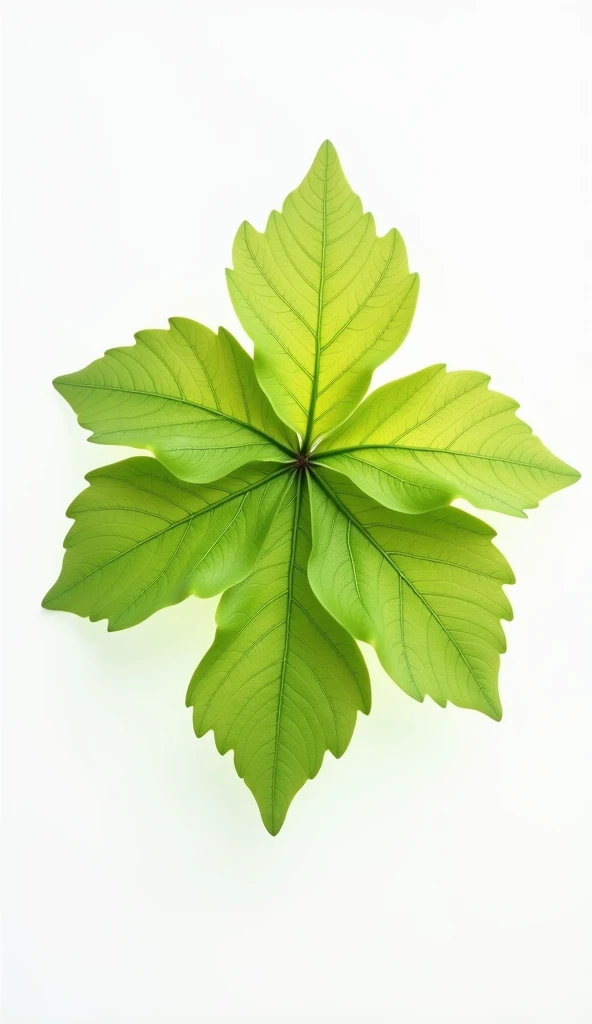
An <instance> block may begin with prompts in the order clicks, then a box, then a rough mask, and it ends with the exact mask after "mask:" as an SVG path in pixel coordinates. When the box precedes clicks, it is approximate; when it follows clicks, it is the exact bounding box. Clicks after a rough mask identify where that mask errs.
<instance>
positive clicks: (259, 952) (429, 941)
mask: <svg viewBox="0 0 592 1024" xmlns="http://www.w3.org/2000/svg"><path fill="white" fill-rule="evenodd" d="M590 11H591V7H590V4H589V3H586V0H582V2H581V3H577V2H572V3H569V2H566V3H560V2H555V3H551V4H549V3H545V2H542V0H532V2H530V3H529V2H513V3H511V4H508V5H507V6H506V5H504V4H503V3H501V4H500V2H499V0H498V2H491V3H489V2H484V3H479V2H474V3H469V2H466V3H463V2H460V0H457V2H455V0H448V2H445V0H442V2H437V0H433V2H431V3H430V2H427V0H414V2H411V0H407V2H406V3H399V2H391V3H387V2H385V3H384V4H373V3H372V2H364V3H349V4H348V3H347V2H343V3H341V2H340V3H335V5H331V4H328V3H322V2H319V3H314V4H313V3H310V4H307V3H300V4H294V5H292V4H290V3H286V4H283V3H281V2H279V0H278V2H276V3H274V4H269V6H267V7H266V5H264V4H263V5H262V4H259V5H258V4H255V5H253V4H252V3H250V2H247V0H245V2H242V3H239V2H236V3H228V4H225V3H219V4H216V3H214V2H211V3H200V2H199V0H197V2H196V0H193V2H189V0H188V2H187V3H183V2H175V0H168V2H164V0H158V2H154V0H153V2H150V0H135V2H133V0H117V2H116V0H102V2H98V0H97V2H78V3H76V2H72V3H67V2H64V0H37V2H32V0H12V2H11V3H9V4H8V15H7V38H6V49H7V53H6V62H7V72H8V83H7V101H8V112H7V117H6V165H7V170H6V200H7V213H6V235H7V243H8V244H7V253H6V257H7V258H6V264H7V265H6V279H7V289H6V291H7V297H6V330H5V352H6V354H5V403H4V409H5V414H6V424H5V449H6V451H5V463H6V488H5V503H6V516H5V522H6V527H5V531H6V545H5V546H6V554H5V577H6V598H5V600H6V615H5V617H6V628H5V641H4V655H5V659H6V667H5V684H4V714H5V737H4V752H5V803H4V829H5V983H4V1016H3V1018H2V1020H3V1022H4V1024H140V1022H141V1024H187V1022H204V1024H209V1022H232V1024H235V1022H236V1024H242V1022H243V1021H244V1022H247V1021H249V1022H250V1021H253V1022H257V1024H267V1022H269V1024H271V1022H273V1024H296V1022H298V1024H303V1022H311V1024H312V1022H314V1024H316V1022H323V1024H325V1022H329V1024H332V1022H339V1024H341V1022H356V1024H358V1022H359V1024H383V1022H385V1024H386V1022H388V1024H391V1022H393V1024H547V1022H549V1024H555V1022H557V1021H561V1024H585V1022H587V1021H589V1020H590V1019H592V992H591V988H590V971H589V965H590V913H591V909H592V908H591V905H590V858H591V853H592V851H591V849H590V845H591V844H590V782H591V775H590V769H591V755H590V751H591V746H592V744H591V742H590V734H591V730H592V672H591V670H590V654H589V651H590V645H589V630H590V625H589V615H590V600H589V594H590V579H591V575H590V574H591V572H592V565H591V562H590V550H591V542H590V529H589V523H590V508H591V507H592V494H591V489H590V480H591V479H592V464H591V463H592V459H591V457H590V456H591V453H590V442H589V438H590V417H591V403H590V389H591V380H592V378H591V374H590V370H591V369H592V367H591V366H590V347H591V335H590V327H591V316H590V285H589V281H590V276H591V271H592V266H591V256H590V253H591V244H590V242H591V236H590V193H589V188H590V173H591V162H590V151H589V141H590V94H589V86H590V80H589V78H588V79H587V78H586V72H585V60H586V58H587V57H589V55H590V52H591V47H592V38H591V35H592V33H591V19H590V16H589V15H590ZM326 136H328V137H329V138H331V140H332V141H333V142H334V143H335V145H336V146H337V149H338V151H339V153H340V156H341V158H342V162H343V165H344V168H345V171H346V173H347V175H348V177H349V179H350V181H351V183H352V185H353V186H354V187H355V188H356V190H357V191H359V192H360V194H361V195H362V198H363V201H364V203H365V206H366V207H367V208H370V209H372V210H373V212H374V213H375V215H376V219H377V222H378V226H379V229H380V230H381V231H385V230H387V229H388V228H389V227H390V226H392V225H393V224H396V226H397V227H398V228H399V229H400V230H401V232H402V234H403V237H404V238H405V240H406V242H407V246H408V250H409V256H410V264H411V267H412V269H414V270H418V271H419V272H420V275H421V279H422V287H421V293H420V300H419V306H418V311H417V315H416V319H415V323H414V326H413V328H412V331H411V335H410V337H409V339H408V340H407V342H406V343H405V345H404V346H403V349H402V350H401V351H400V352H399V353H398V354H397V355H396V356H395V357H394V359H393V360H391V361H390V363H389V364H387V365H386V366H385V367H384V368H382V369H381V371H380V373H379V374H378V375H377V376H378V378H379V382H383V381H384V380H386V379H389V378H391V377H393V376H400V375H403V374H406V373H409V372H411V371H413V370H415V369H419V368H421V367H423V366H426V365H428V364H430V363H432V362H437V361H440V360H447V362H448V365H449V367H450V368H452V369H469V368H472V369H480V370H486V371H488V372H489V373H491V374H492V377H493V385H494V386H495V387H496V388H498V389H499V390H502V391H505V392H506V393H509V394H511V395H512V396H515V397H517V398H519V399H520V401H521V402H522V415H523V416H524V418H525V419H526V420H527V421H528V422H529V423H531V424H532V425H533V426H534V427H535V430H536V431H537V432H539V433H540V434H541V435H542V436H543V438H544V440H545V441H546V443H547V444H548V445H549V446H550V447H551V448H552V449H553V450H554V451H555V452H556V453H557V454H559V455H560V456H562V457H563V458H565V459H566V460H567V461H568V462H570V463H572V464H573V465H575V466H577V467H578V468H579V469H580V470H581V471H582V472H584V474H585V475H584V478H583V480H582V481H581V482H580V483H579V484H578V485H577V486H576V487H574V488H570V489H569V490H566V491H564V492H562V493H560V494H558V495H555V496H553V497H551V498H549V499H548V500H547V501H546V502H545V503H544V504H543V506H542V507H541V508H540V509H537V510H534V511H533V512H532V513H531V514H530V516H529V520H528V521H522V520H516V519H504V518H503V517H501V516H494V515H489V516H487V515H486V516H485V518H488V519H489V521H490V522H492V523H493V524H494V525H495V526H496V528H497V529H498V530H499V538H498V539H499V544H500V546H501V547H502V549H503V550H504V552H505V553H506V554H507V555H508V557H509V558H510V561H511V562H512V564H513V566H514V568H515V571H516V575H517V578H518V583H517V585H516V586H515V587H513V588H512V590H511V598H512V601H513V605H514V609H515V620H514V622H513V623H511V624H509V625H508V628H507V634H508V641H509V650H508V653H507V655H505V657H504V658H503V660H502V671H501V692H502V699H503V702H504V708H505V716H504V719H503V721H502V723H501V724H499V725H498V724H495V723H494V722H492V721H489V720H488V719H486V718H484V717H482V716H479V715H478V714H477V713H472V712H467V711H461V710H458V709H456V708H454V707H449V708H448V709H447V710H446V711H442V710H441V709H439V708H438V707H436V706H435V705H434V704H433V703H431V702H430V701H429V700H427V701H426V702H425V704H423V705H420V704H417V703H415V702H414V701H412V700H410V699H409V698H408V697H406V696H405V695H404V694H403V693H402V692H401V691H399V690H398V689H397V687H396V686H395V685H394V684H393V683H392V682H390V681H389V680H388V679H387V677H386V676H385V674H384V673H383V672H382V670H381V669H380V667H379V666H378V664H377V661H376V659H375V657H374V656H373V655H372V653H371V652H369V651H368V650H366V653H367V654H368V658H369V664H370V667H371V674H372V680H373V687H374V709H373V712H372V714H371V716H370V717H369V718H368V719H366V718H363V719H362V720H360V721H359V724H358V727H357V730H356V734H355V736H354V739H353V741H352V744H351V747H350V749H349V751H348V752H347V754H346V756H345V757H344V758H343V760H342V761H339V762H337V761H334V760H333V758H331V757H330V756H329V755H328V756H327V759H326V762H325V764H324V766H323V768H322V770H321V773H320V775H319V776H318V778H317V779H316V780H315V781H314V782H312V783H309V784H308V785H307V786H306V787H305V789H304V790H303V791H302V792H301V793H300V794H299V796H298V797H297V798H296V800H295V802H294V804H293V806H292V809H291V811H290V813H289V816H288V819H287V823H286V825H285V827H284V830H283V831H282V832H281V833H280V835H279V836H278V837H277V838H276V839H272V838H271V837H270V836H269V835H268V834H267V833H266V832H265V830H264V828H263V826H262V824H261V822H260V820H259V816H258V812H257V809H256V806H255V803H254V801H253V799H252V797H251V795H250V794H249V792H248V791H247V789H246V788H245V786H244V785H243V783H242V782H240V780H238V778H237V777H236V775H235V773H234V770H233V766H232V761H231V758H230V757H226V758H225V759H222V758H220V757H219V755H218V754H217V753H216V752H215V749H214V744H213V740H212V736H211V734H209V735H208V736H207V737H206V738H205V739H203V740H201V741H197V740H196V739H195V738H194V736H193V733H192V728H191V721H190V714H189V712H187V711H186V710H185V708H184V696H185V689H186V685H187V682H188V680H189V678H190V675H191V673H192V671H193V669H194V667H195V665H196V663H197V661H198V660H199V658H200V657H201V656H202V654H203V653H204V652H205V650H206V649H207V647H208V646H209V644H210V642H211V639H212V636H213V629H214V612H215V601H209V602H202V603H199V602H198V601H197V600H196V599H191V600H189V601H187V602H186V603H185V604H184V605H182V606H178V607H176V608H172V609H168V610H166V611H163V612H160V613H159V614H158V615H156V616H155V617H154V618H152V619H151V620H149V621H148V622H146V623H144V624H143V625H141V626H138V627H136V628H134V629H132V630H128V631H124V632H122V633H117V634H110V635H107V633H106V631H105V623H100V624H96V625H91V624H90V623H89V622H87V621H85V620H81V619H78V618H76V617H74V616H69V615H64V614H55V613H51V612H45V611H42V610H41V608H40V606H39V605H40V600H41V598H42V596H43V594H44V592H45V590H46V589H47V588H48V587H49V585H50V584H51V583H52V582H53V580H54V578H55V576H56V575H57V573H58V571H59V566H60V560H61V540H62V536H63V534H64V533H65V531H66V527H67V522H66V520H65V518H64V509H65V507H66V506H67V504H68V503H69V501H70V500H71V498H72V497H73V496H74V495H75V494H77V493H78V492H79V491H80V490H81V489H82V487H83V475H84V473H85V472H87V471H88V470H89V469H91V468H92V467H93V466H98V465H101V464H104V463H108V462H111V461H115V460H116V459H119V458H123V457H125V456H126V455H127V454H128V453H127V451H125V450H122V449H108V448H105V449H104V448H102V447H100V446H94V445H87V444H85V434H84V432H83V431H81V430H80V429H79V428H78V427H77V425H76V422H75V419H74V416H73V414H72V412H71V411H70V410H69V408H68V407H67V406H66V404H65V403H64V402H63V401H62V400H61V399H60V398H59V396H58V395H57V394H56V392H55V391H53V389H52V388H51V379H52V378H53V377H54V376H55V375H56V374H58V373H63V372H69V371H73V370H75V369H78V368H80V367H82V366H84V365H85V364H86V363H87V362H89V361H90V360H91V359H93V358H95V357H97V356H98V355H100V354H101V353H102V352H103V350H104V349H105V348H108V347H113V346H115V345H122V344H128V343H131V342H132V335H133V332H134V331H135V330H138V329H140V328H145V327H162V326H165V324H166V318H167V316H171V315H183V316H190V317H195V318H197V319H200V320H202V321H204V322H205V323H207V324H209V325H211V326H212V327H216V326H217V325H218V324H219V323H223V324H225V325H226V326H228V327H229V328H230V329H231V330H236V331H237V334H238V336H239V337H241V338H243V337H244V336H243V334H242V331H241V330H240V328H239V326H238V324H237V321H236V319H235V317H234V314H233V311H232V308H231V305H230V301H229V299H228V297H227V294H226V291H225V282H224V274H223V270H224V267H225V266H226V265H228V263H229V261H230V250H231V243H232V239H233V236H234V232H235V230H236V228H237V227H238V225H239V223H240V222H241V220H242V219H243V218H245V217H246V218H248V219H249V220H251V221H252V222H253V223H254V224H255V226H257V227H258V228H262V227H263V225H264V222H265V219H266V216H267V213H268V212H269V210H270V209H271V208H272V206H276V207H277V206H278V205H279V204H280V203H281V201H282V199H283V197H284V196H285V194H286V193H287V192H288V191H289V190H290V189H291V188H293V187H294V186H295V185H297V184H298V182H299V180H300V179H301V177H302V176H303V175H304V173H305V172H306V170H307V168H308V166H309V164H310V162H311V161H312V158H313V156H314V153H315V151H316V149H317V147H318V145H319V144H320V142H321V141H322V140H323V139H324V138H325V137H326Z"/></svg>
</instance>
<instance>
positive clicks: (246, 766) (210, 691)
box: [187, 474, 370, 835]
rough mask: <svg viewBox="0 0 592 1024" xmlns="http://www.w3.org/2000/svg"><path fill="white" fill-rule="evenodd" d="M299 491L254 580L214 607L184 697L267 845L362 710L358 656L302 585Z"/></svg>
mask: <svg viewBox="0 0 592 1024" xmlns="http://www.w3.org/2000/svg"><path fill="white" fill-rule="evenodd" d="M304 487H305V483H304V480H303V476H302V474H298V476H297V477H296V478H295V479H294V482H293V485H292V488H291V490H290V493H289V494H288V495H286V497H285V499H283V502H282V507H281V509H280V511H279V512H278V515H277V516H276V518H275V520H274V524H273V527H272V529H271V531H270V533H269V535H268V538H267V540H266V542H265V545H264V548H263V551H262V553H261V557H260V560H259V562H258V564H257V566H256V567H255V569H254V571H253V572H252V573H251V575H250V576H249V577H248V578H247V579H246V580H244V581H243V582H242V583H239V584H238V586H236V587H234V588H233V589H232V590H229V591H228V592H227V593H226V594H225V595H224V597H223V598H222V600H221V602H220V606H219V609H218V616H217V621H218V630H217V633H216V639H215V640H214V643H213V646H212V647H211V648H210V650H209V651H208V653H207V654H206V655H205V657H204V658H203V660H202V662H201V664H200V665H199V666H198V668H197V670H196V672H195V675H194V676H193V679H192V681H191V684H190V687H189V692H188V694H187V703H188V705H193V707H194V725H195V731H196V733H197V735H198V736H203V735H204V733H206V732H207V731H208V730H209V729H213V730H214V734H215V738H216V745H217V747H218V750H219V751H220V753H222V754H225V753H226V752H227V751H228V750H230V749H233V750H234V752H235V754H234V761H235V765H236V770H237V772H238V774H239V775H240V776H241V777H242V778H244V780H245V782H246V784H247V785H248V787H249V789H251V791H252V792H253V795H254V796H255V799H256V800H257V803H258V805H259V809H260V811H261V816H262V818H263V822H264V824H265V827H266V828H267V829H268V831H269V832H271V834H272V835H276V834H277V832H279V830H280V828H281V826H282V823H283V821H284V819H285V817H286V812H287V810H288V806H289V804H290V802H291V800H292V799H293V797H294V795H295V794H296V793H297V791H298V790H299V789H300V787H301V786H302V785H303V784H304V783H305V782H306V780H307V779H312V778H313V776H315V775H316V774H317V772H318V770H319V768H320V766H321V763H322V760H323V754H324V752H325V750H330V751H331V753H332V754H334V755H335V757H340V756H341V755H342V754H343V752H344V751H345V749H346V747H347V745H348V743H349V740H350V738H351V735H352V732H353V729H354V725H355V720H356V712H357V710H361V711H365V712H368V710H369V708H370V685H369V680H368V674H367V670H366V667H365V665H364V661H363V659H362V656H361V654H360V652H359V650H358V648H357V646H356V644H355V643H354V641H353V640H352V639H351V637H350V636H349V635H348V634H347V633H346V632H345V631H344V630H343V629H342V628H341V626H339V625H338V624H337V623H336V622H334V621H333V619H332V618H331V617H330V616H329V615H328V614H327V612H326V611H325V610H324V609H323V608H322V607H321V605H319V603H318V601H317V600H316V598H315V597H314V595H313V593H312V591H311V589H310V586H309V583H308V579H307V575H306V562H307V559H308V553H309V549H310V537H309V511H308V503H307V502H306V501H305V500H303V499H304V495H303V493H302V492H303V489H304Z"/></svg>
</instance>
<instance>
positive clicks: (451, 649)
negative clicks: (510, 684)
mask: <svg viewBox="0 0 592 1024" xmlns="http://www.w3.org/2000/svg"><path fill="white" fill-rule="evenodd" d="M311 503H312V534H313V547H312V554H311V557H310V562H309V577H310V581H311V585H312V589H313V590H314V592H315V594H316V595H317V597H318V598H319V600H320V601H322V603H323V605H324V606H325V608H327V610H328V611H329V612H330V613H331V615H333V616H334V617H335V618H336V619H337V620H338V621H339V622H341V624H342V625H343V626H344V627H345V628H346V629H347V630H349V631H350V633H353V635H354V636H356V637H357V638H358V639H359V640H365V641H366V642H367V643H370V644H372V645H373V647H375V648H376V652H377V654H378V657H379V658H380V661H381V662H382V664H383V666H384V668H385V669H386V671H387V672H388V673H389V675H390V676H391V678H392V679H394V681H395V682H396V683H398V684H399V686H401V687H402V689H403V690H405V692H406V693H408V694H409V695H410V696H412V697H415V698H417V699H418V700H423V698H424V695H425V694H429V696H430V697H432V698H433V699H434V700H435V701H436V703H438V704H440V705H442V706H444V705H445V704H446V702H447V701H451V702H452V703H453V704H457V705H458V706H459V707H464V708H475V709H476V710H478V711H483V712H484V713H485V714H486V715H489V716H490V717H491V718H494V719H499V718H501V713H502V712H501V704H500V700H499V694H498V685H497V676H498V669H499V656H500V653H501V652H503V651H504V650H505V638H504V634H503V630H502V628H501V625H500V619H510V618H511V617H512V611H511V607H510V604H509V602H508V599H507V597H506V595H505V594H504V592H503V590H502V584H504V583H512V582H513V581H514V577H513V574H512V570H511V569H510V567H509V565H508V563H507V562H506V560H505V558H504V557H503V555H502V554H501V553H500V552H499V551H498V550H497V548H495V547H494V546H493V544H492V543H491V538H492V537H494V536H495V532H494V530H492V529H491V528H490V527H489V526H486V524H485V523H482V522H481V521H480V520H478V519H475V518H474V517H473V516H469V515H467V514H466V513H465V512H461V511H460V509H456V508H445V509H439V510H437V511H434V512H430V513H424V514H418V515H405V514H403V513H400V512H394V511H392V510H391V509H386V508H384V507H383V506H382V505H377V504H376V502H375V501H374V499H373V498H370V497H368V496H367V495H365V494H362V493H361V492H360V491H359V490H358V489H357V488H356V487H355V486H354V484H352V483H351V482H350V481H349V480H347V478H345V477H341V476H339V475H338V474H333V473H328V472H327V471H326V470H317V471H316V472H315V475H314V480H313V482H312V483H311Z"/></svg>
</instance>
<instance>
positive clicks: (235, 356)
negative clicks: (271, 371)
mask: <svg viewBox="0 0 592 1024" xmlns="http://www.w3.org/2000/svg"><path fill="white" fill-rule="evenodd" d="M169 323H170V330H168V331H139V332H138V334H136V344H135V345H134V346H132V347H129V348H114V349H111V350H110V351H109V352H106V353H105V355H104V356H103V358H102V359H97V360H96V361H95V362H94V363H91V364H90V366H87V367H86V369H84V370H80V371H79V372H78V373H70V374H68V375H67V376H65V377H57V378H56V380H55V381H54V385H55V387H56V388H57V390H58V391H59V392H60V394H62V395H63V396H64V398H65V399H66V400H67V401H68V402H69V403H70V405H71V406H72V408H73V409H74V411H75V412H76V413H77V415H78V420H79V423H80V425H81V426H82V427H86V428H87V429H88V430H92V431H93V436H92V437H91V438H90V440H91V441H95V442H97V443H98V444H123V445H129V446H131V447H132V448H149V449H150V450H151V451H153V452H154V454H155V455H156V456H157V457H158V458H159V459H160V461H161V462H162V463H163V465H165V466H166V467H167V468H168V469H170V470H171V472H173V473H175V475H176V476H178V477H180V478H181V479H183V480H191V481H193V482H194V483H209V481H211V480H218V479H219V478H220V477H221V476H224V475H225V474H226V473H230V472H231V471H232V470H233V469H237V468H238V466H244V465H245V463H247V462H256V461H258V460H262V459H263V460H265V461H275V462H282V461H284V462H285V461H286V457H287V456H288V457H289V455H290V449H291V448H293V447H294V444H295V441H296V439H295V438H294V435H293V434H292V432H291V431H290V430H289V429H288V427H286V426H284V424H283V423H281V422H280V420H279V419H278V418H277V416H276V415H275V413H274V412H273V409H271V407H270V405H269V402H268V401H267V399H266V397H265V395H264V394H263V393H262V391H261V389H260V388H259V386H258V384H257V381H256V379H255V374H254V371H253V361H252V359H250V357H249V356H248V355H247V353H246V352H245V351H244V349H243V348H241V346H240V345H239V344H238V342H237V341H236V339H235V338H233V337H232V335H231V334H229V332H228V331H225V330H224V328H223V327H221V328H220V330H219V332H218V334H217V335H216V334H214V333H213V331H210V330H209V328H207V327H204V326H203V324H198V323H196V322H195V321H194V320H187V319H185V318H184V317H173V318H172V319H171V320H170V321H169Z"/></svg>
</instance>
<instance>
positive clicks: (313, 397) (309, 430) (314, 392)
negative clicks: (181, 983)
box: [304, 162, 329, 451]
mask: <svg viewBox="0 0 592 1024" xmlns="http://www.w3.org/2000/svg"><path fill="white" fill-rule="evenodd" d="M328 171H329V164H328V162H327V163H325V176H324V180H323V232H322V241H321V267H320V271H319V308H318V312H317V329H316V334H315V364H314V372H313V379H312V388H311V392H310V409H309V412H308V423H307V424H306V435H305V437H304V450H305V451H306V450H307V449H308V446H309V445H310V442H311V440H312V434H313V430H314V421H315V410H316V404H317V397H318V393H319V374H320V369H321V334H322V330H323V302H324V292H325V256H326V251H327V177H328Z"/></svg>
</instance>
